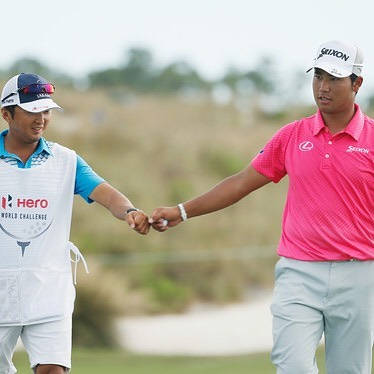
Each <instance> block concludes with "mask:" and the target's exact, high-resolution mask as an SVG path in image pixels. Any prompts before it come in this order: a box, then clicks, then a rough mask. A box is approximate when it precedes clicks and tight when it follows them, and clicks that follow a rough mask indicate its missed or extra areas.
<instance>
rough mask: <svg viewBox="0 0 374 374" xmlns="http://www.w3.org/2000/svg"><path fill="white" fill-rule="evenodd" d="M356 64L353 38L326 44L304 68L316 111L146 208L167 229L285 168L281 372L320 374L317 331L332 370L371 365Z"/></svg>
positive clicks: (370, 221) (373, 166)
mask: <svg viewBox="0 0 374 374" xmlns="http://www.w3.org/2000/svg"><path fill="white" fill-rule="evenodd" d="M362 67H363V56H362V53H361V51H360V49H359V48H357V47H356V46H353V45H348V44H345V43H341V42H338V41H330V42H327V43H324V44H322V45H321V46H320V47H319V49H318V53H317V55H316V58H315V60H314V64H313V66H312V67H311V69H309V70H313V74H314V75H313V94H314V99H315V101H316V104H317V107H318V111H317V113H316V114H314V115H312V116H311V117H307V118H302V119H300V120H297V121H295V122H292V123H290V124H288V125H286V126H284V127H283V128H281V129H280V130H279V131H278V132H277V133H276V134H275V135H274V136H273V138H272V139H270V141H269V142H268V143H267V144H266V145H265V146H264V148H263V149H262V150H261V151H260V152H259V154H258V155H257V156H256V157H255V158H254V159H253V160H252V162H251V163H250V165H249V166H248V167H247V168H246V169H244V170H242V171H241V172H239V173H238V174H235V175H233V176H231V177H228V178H226V179H224V180H223V181H222V182H220V183H219V184H217V185H216V186H215V187H213V188H212V189H211V190H210V191H208V192H206V193H205V194H203V195H201V196H199V197H196V198H194V199H192V200H189V201H187V202H185V203H183V204H178V205H177V206H175V207H163V208H158V209H156V210H155V211H154V212H153V214H152V217H151V222H152V224H153V227H154V228H155V229H156V230H158V231H165V230H166V229H167V228H168V227H172V226H175V225H177V224H179V223H180V222H182V221H185V220H187V218H191V217H195V216H199V215H202V214H207V213H211V212H214V211H217V210H219V209H223V208H225V207H227V206H229V205H232V204H234V203H236V202H237V201H239V200H240V199H242V198H243V197H244V196H246V195H248V194H249V193H251V192H252V191H254V190H256V189H258V188H260V187H262V186H264V185H265V184H267V183H269V182H271V181H272V182H274V183H277V182H279V181H280V180H281V179H282V178H283V177H284V176H285V175H288V177H289V189H288V196H287V202H286V206H285V209H284V214H283V222H282V235H281V238H280V243H279V246H278V254H279V256H280V260H279V261H278V263H277V265H276V269H275V289H274V296H273V303H272V305H271V311H272V314H273V338H274V346H273V350H272V361H273V363H274V365H275V366H276V367H277V373H278V374H307V373H308V374H316V373H318V369H317V366H316V362H315V352H316V349H317V345H318V343H319V341H320V340H321V338H322V335H323V334H324V335H325V349H326V369H327V373H328V374H343V373H349V374H370V373H371V366H372V347H373V341H374V261H373V260H374V121H373V120H372V119H371V118H369V117H367V116H366V115H365V114H364V113H362V111H361V109H360V107H359V106H358V105H357V104H355V97H356V94H357V92H358V91H359V89H360V87H361V85H362V82H363V78H362ZM309 70H308V71H309ZM165 219H166V220H167V221H168V223H167V225H166V226H165V221H163V220H165Z"/></svg>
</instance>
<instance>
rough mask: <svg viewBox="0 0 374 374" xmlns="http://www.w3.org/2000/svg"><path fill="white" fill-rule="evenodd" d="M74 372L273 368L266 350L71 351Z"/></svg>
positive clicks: (23, 367)
mask: <svg viewBox="0 0 374 374" xmlns="http://www.w3.org/2000/svg"><path fill="white" fill-rule="evenodd" d="M318 362H319V366H320V374H324V373H325V371H324V369H323V368H322V367H321V366H323V365H321V364H322V362H323V352H322V351H321V350H320V351H319V354H318ZM14 364H15V365H16V367H17V369H18V373H20V374H24V373H31V372H30V371H29V370H28V362H27V356H26V353H24V352H17V353H16V354H15V357H14ZM72 373H73V374H101V373H110V374H117V373H118V374H122V373H124V374H126V373H131V374H149V373H152V374H228V373H230V374H248V373H251V374H252V373H253V374H271V373H275V369H274V367H273V366H272V364H271V362H270V357H269V353H263V354H255V355H245V356H235V357H209V358H208V357H203V358H202V357H167V356H165V357H161V356H140V355H133V354H129V353H125V352H123V351H109V350H81V349H80V350H74V351H73V370H72Z"/></svg>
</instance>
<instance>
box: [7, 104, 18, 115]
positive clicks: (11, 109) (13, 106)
mask: <svg viewBox="0 0 374 374" xmlns="http://www.w3.org/2000/svg"><path fill="white" fill-rule="evenodd" d="M16 106H17V105H8V106H5V107H4V109H6V110H7V111H8V112H9V113H10V115H11V116H12V118H13V117H14V112H15V110H16Z"/></svg>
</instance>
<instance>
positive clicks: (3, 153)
mask: <svg viewBox="0 0 374 374" xmlns="http://www.w3.org/2000/svg"><path fill="white" fill-rule="evenodd" d="M6 134H8V130H4V131H2V132H1V133H0V157H9V156H11V155H12V154H11V153H9V152H8V151H7V150H6V149H5V143H4V138H5V135H6ZM43 152H45V153H47V154H49V155H52V156H53V153H52V150H51V148H50V147H49V146H48V143H47V141H46V140H45V139H44V138H40V140H39V143H38V146H37V147H36V149H35V151H34V153H33V154H35V155H39V154H41V153H43Z"/></svg>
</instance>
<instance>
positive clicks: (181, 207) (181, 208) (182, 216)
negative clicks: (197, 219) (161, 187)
mask: <svg viewBox="0 0 374 374" xmlns="http://www.w3.org/2000/svg"><path fill="white" fill-rule="evenodd" d="M178 208H179V211H180V213H181V218H182V221H187V213H186V210H185V209H184V206H183V204H178Z"/></svg>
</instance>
